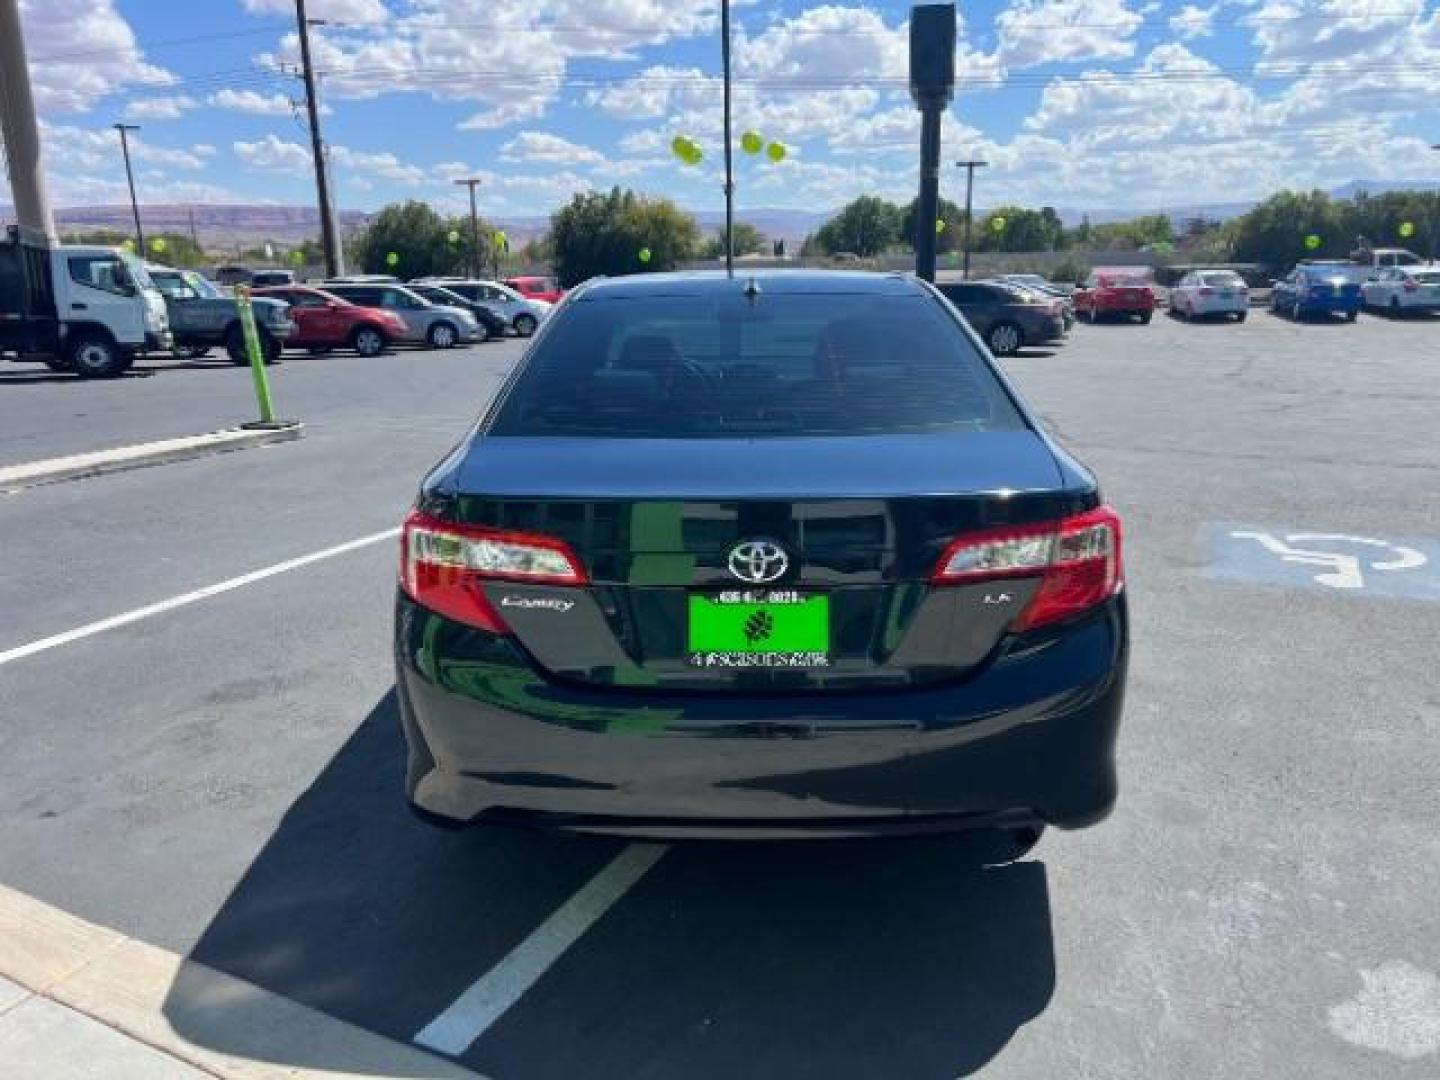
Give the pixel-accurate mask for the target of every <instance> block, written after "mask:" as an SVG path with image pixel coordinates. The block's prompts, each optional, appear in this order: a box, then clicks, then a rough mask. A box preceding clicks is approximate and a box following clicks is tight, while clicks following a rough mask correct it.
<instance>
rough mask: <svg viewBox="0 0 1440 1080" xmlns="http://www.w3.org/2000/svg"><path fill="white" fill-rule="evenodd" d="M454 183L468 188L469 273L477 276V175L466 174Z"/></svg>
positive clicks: (478, 260)
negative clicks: (462, 178)
mask: <svg viewBox="0 0 1440 1080" xmlns="http://www.w3.org/2000/svg"><path fill="white" fill-rule="evenodd" d="M455 183H457V184H463V185H465V186H466V187H468V188H469V189H470V257H471V268H470V269H471V273H472V274H473V275H474V276H475V277H477V278H478V277H479V276H480V273H481V268H480V214H479V212H478V211H477V210H476V209H475V187H476V185H477V184H479V183H480V178H479V177H478V176H467V177H466V178H465V179H464V180H456V181H455Z"/></svg>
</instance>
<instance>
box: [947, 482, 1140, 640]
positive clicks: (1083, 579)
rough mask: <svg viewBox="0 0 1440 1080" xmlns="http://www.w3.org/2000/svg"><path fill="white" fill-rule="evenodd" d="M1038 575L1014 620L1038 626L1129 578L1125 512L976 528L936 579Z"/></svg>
mask: <svg viewBox="0 0 1440 1080" xmlns="http://www.w3.org/2000/svg"><path fill="white" fill-rule="evenodd" d="M1017 577H1038V578H1039V579H1040V585H1039V587H1038V588H1037V589H1036V590H1035V594H1034V596H1032V597H1031V598H1030V603H1029V604H1028V605H1026V608H1025V610H1024V611H1022V612H1021V613H1020V615H1019V616H1017V617H1016V619H1015V621H1014V622H1013V623H1011V629H1013V630H1017V631H1018V630H1033V629H1035V628H1036V627H1039V626H1047V625H1049V624H1050V623H1054V622H1059V621H1060V620H1061V619H1066V618H1069V617H1070V616H1072V615H1078V614H1079V613H1080V612H1083V611H1087V610H1089V609H1090V608H1093V607H1095V606H1096V605H1097V604H1101V603H1104V602H1105V601H1106V600H1108V599H1110V597H1112V596H1114V595H1115V594H1116V593H1118V592H1119V591H1120V590H1121V589H1122V588H1123V587H1124V584H1125V572H1124V567H1123V564H1122V562H1121V556H1120V515H1119V514H1117V513H1116V512H1115V511H1114V510H1112V509H1111V508H1110V507H1108V506H1101V507H1099V508H1097V509H1095V510H1090V511H1088V512H1086V513H1084V514H1076V515H1075V516H1073V517H1068V518H1065V519H1064V520H1063V521H1060V522H1058V523H1055V522H1050V523H1047V524H1039V525H1018V526H1014V527H1009V528H1004V529H991V530H987V531H985V532H980V533H970V534H968V535H966V536H962V537H959V538H958V539H956V540H955V541H953V542H952V543H951V544H950V546H949V547H948V548H946V550H945V554H944V555H943V556H942V557H941V559H940V563H939V565H938V566H937V567H936V568H935V573H934V574H933V575H932V577H931V581H932V582H933V583H934V584H936V585H964V584H969V583H971V582H976V581H990V580H995V579H998V578H1017Z"/></svg>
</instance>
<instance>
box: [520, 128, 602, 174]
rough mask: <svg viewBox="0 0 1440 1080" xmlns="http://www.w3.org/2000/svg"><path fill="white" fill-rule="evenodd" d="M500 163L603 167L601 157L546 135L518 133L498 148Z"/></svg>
mask: <svg viewBox="0 0 1440 1080" xmlns="http://www.w3.org/2000/svg"><path fill="white" fill-rule="evenodd" d="M500 160H501V161H512V162H536V163H540V164H545V165H569V166H575V165H603V164H605V155H604V154H602V153H600V151H598V150H594V149H591V148H590V147H588V146H581V145H580V144H579V143H573V142H571V141H570V140H569V139H562V138H561V137H560V136H559V135H551V134H550V133H549V132H545V131H522V132H520V133H519V134H518V135H516V136H515V137H514V138H513V139H511V140H510V141H509V142H507V143H506V144H505V145H504V146H502V147H501V148H500Z"/></svg>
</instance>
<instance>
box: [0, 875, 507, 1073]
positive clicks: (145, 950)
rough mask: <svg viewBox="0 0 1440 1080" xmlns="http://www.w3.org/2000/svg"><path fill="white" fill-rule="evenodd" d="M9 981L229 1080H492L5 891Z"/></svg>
mask: <svg viewBox="0 0 1440 1080" xmlns="http://www.w3.org/2000/svg"><path fill="white" fill-rule="evenodd" d="M0 978H3V979H8V980H11V981H12V982H13V983H15V984H16V985H17V986H18V987H20V988H21V990H22V991H28V992H29V993H30V994H33V995H35V996H37V997H41V998H45V999H47V1000H49V1001H53V1002H56V1003H58V1004H60V1005H64V1006H65V1007H67V1008H69V1009H72V1010H74V1011H75V1012H77V1013H79V1014H80V1015H82V1016H85V1017H89V1018H90V1019H92V1020H95V1021H98V1022H100V1023H102V1024H104V1025H105V1026H106V1027H109V1028H111V1029H113V1030H114V1031H117V1032H119V1033H121V1034H122V1035H124V1036H125V1037H126V1038H128V1039H130V1040H132V1041H133V1042H135V1043H140V1044H143V1045H144V1046H148V1047H150V1048H151V1049H152V1050H156V1051H159V1052H161V1053H164V1054H168V1055H169V1056H170V1057H172V1058H175V1059H177V1060H179V1061H182V1062H185V1063H186V1064H188V1065H191V1066H193V1067H195V1068H197V1069H200V1070H202V1071H203V1072H204V1073H205V1074H207V1075H209V1076H215V1077H221V1078H223V1080H484V1078H483V1077H480V1076H479V1075H478V1074H477V1073H474V1072H471V1071H470V1070H468V1069H465V1068H464V1067H462V1066H460V1065H458V1064H455V1063H454V1062H451V1061H447V1060H445V1059H444V1058H441V1057H437V1056H435V1055H433V1054H430V1053H428V1052H427V1051H425V1050H422V1049H420V1048H418V1047H415V1046H411V1045H409V1044H406V1043H401V1042H396V1041H395V1040H393V1039H388V1038H385V1037H384V1036H381V1035H377V1034H375V1033H374V1032H372V1031H367V1030H365V1029H364V1028H359V1027H356V1026H355V1025H353V1024H349V1023H346V1022H345V1021H343V1020H337V1019H336V1018H334V1017H333V1016H329V1015H327V1014H325V1013H322V1012H319V1011H317V1010H315V1009H312V1008H310V1007H309V1006H306V1005H302V1004H300V1003H299V1002H297V1001H292V1000H291V999H289V998H286V997H282V996H281V995H279V994H276V993H273V992H271V991H269V990H265V989H263V988H262V987H259V986H255V985H254V984H252V983H248V982H245V981H243V980H241V979H237V978H235V977H234V976H233V975H227V974H225V973H224V972H221V971H216V970H215V969H214V968H210V967H206V966H205V965H204V964H200V963H197V962H195V961H193V960H187V959H185V958H183V957H180V956H176V955H175V954H174V953H171V952H168V951H166V950H164V949H161V948H157V947H156V946H154V945H147V944H146V943H144V942H141V941H136V940H135V939H133V938H128V937H125V936H124V935H123V934H120V933H117V932H116V931H114V930H108V929H106V928H105V927H101V926H96V925H94V924H93V923H88V922H86V921H85V920H83V919H80V918H77V917H76V916H74V915H70V914H68V913H66V912H63V911H60V910H59V909H57V908H53V907H51V906H50V905H48V904H46V903H44V902H42V901H40V900H36V899H34V898H33V897H30V896H26V895H25V894H24V893H20V892H17V891H15V890H14V889H10V888H7V887H6V886H4V885H0ZM4 989H5V987H4V985H3V983H0V991H3V990H4ZM6 997H8V998H10V999H16V998H17V995H16V994H15V993H13V992H12V993H10V994H8V995H6ZM14 1005H15V1001H14V1000H11V1006H12V1008H11V1010H10V1013H9V1014H8V1015H11V1016H13V1015H14V1008H13V1007H14ZM55 1051H56V1054H55V1060H56V1061H57V1062H58V1061H65V1060H66V1058H65V1051H66V1048H65V1047H56V1048H55ZM3 1071H4V1070H3V1068H0V1072H3ZM67 1075H68V1074H67Z"/></svg>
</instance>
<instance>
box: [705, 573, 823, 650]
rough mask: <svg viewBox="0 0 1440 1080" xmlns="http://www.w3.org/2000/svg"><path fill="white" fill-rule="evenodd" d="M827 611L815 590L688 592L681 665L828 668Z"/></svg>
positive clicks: (820, 595)
mask: <svg viewBox="0 0 1440 1080" xmlns="http://www.w3.org/2000/svg"><path fill="white" fill-rule="evenodd" d="M831 610H832V606H831V596H830V594H829V593H828V592H822V591H817V590H814V589H786V588H781V589H769V588H764V587H763V586H762V587H751V588H744V589H707V590H694V591H691V592H689V593H688V594H687V595H686V598H685V659H686V663H687V664H689V665H690V666H691V667H696V668H706V669H717V668H719V669H724V668H734V669H755V668H758V669H789V670H814V669H817V668H828V667H830V666H831V664H832V652H831V649H832V644H833V643H832V640H831V631H832V627H831V624H830V615H831ZM756 616H762V618H759V619H757V618H756ZM767 645H769V646H770V647H767ZM776 646H788V647H776Z"/></svg>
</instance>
